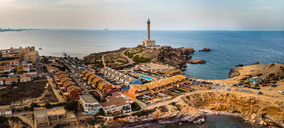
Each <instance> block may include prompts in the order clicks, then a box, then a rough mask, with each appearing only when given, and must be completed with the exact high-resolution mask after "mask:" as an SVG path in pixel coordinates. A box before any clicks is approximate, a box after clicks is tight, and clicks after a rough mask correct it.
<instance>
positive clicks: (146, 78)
mask: <svg viewBox="0 0 284 128" xmlns="http://www.w3.org/2000/svg"><path fill="white" fill-rule="evenodd" d="M141 78H142V79H144V80H153V79H152V78H149V77H146V76H142V77H141Z"/></svg>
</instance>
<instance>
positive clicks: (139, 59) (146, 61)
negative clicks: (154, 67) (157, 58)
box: [133, 55, 151, 63]
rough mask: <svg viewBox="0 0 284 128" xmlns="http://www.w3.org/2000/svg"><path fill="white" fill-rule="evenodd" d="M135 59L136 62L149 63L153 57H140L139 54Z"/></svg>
mask: <svg viewBox="0 0 284 128" xmlns="http://www.w3.org/2000/svg"><path fill="white" fill-rule="evenodd" d="M133 61H134V62H135V63H149V62H150V61H151V58H145V57H139V56H138V55H136V56H134V58H133Z"/></svg>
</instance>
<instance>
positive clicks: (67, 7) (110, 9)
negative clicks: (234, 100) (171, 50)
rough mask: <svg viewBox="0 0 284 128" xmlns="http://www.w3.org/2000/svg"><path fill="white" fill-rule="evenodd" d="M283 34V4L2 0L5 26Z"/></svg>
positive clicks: (0, 20)
mask: <svg viewBox="0 0 284 128" xmlns="http://www.w3.org/2000/svg"><path fill="white" fill-rule="evenodd" d="M148 18H150V19H151V21H152V24H151V28H152V29H156V30H284V0H0V27H2V28H7V27H10V28H47V29H104V28H108V29H112V30H114V29H116V30H117V29H119V30H136V29H139V30H145V29H146V21H147V19H148Z"/></svg>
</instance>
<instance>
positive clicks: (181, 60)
mask: <svg viewBox="0 0 284 128" xmlns="http://www.w3.org/2000/svg"><path fill="white" fill-rule="evenodd" d="M194 52H195V50H194V49H193V48H172V47H170V46H159V47H154V48H147V47H146V48H145V47H142V46H138V47H135V48H121V49H119V50H114V51H108V52H100V53H92V54H90V55H88V56H85V57H84V59H83V63H85V64H86V65H91V66H95V67H103V61H105V63H106V65H107V66H108V67H112V68H114V69H121V67H125V66H128V67H129V66H130V67H131V66H135V65H136V64H139V63H149V62H152V63H157V64H164V65H170V66H173V67H175V68H179V69H181V68H182V67H183V65H185V64H186V63H187V62H188V61H189V60H190V59H191V58H189V57H188V55H190V54H193V53H194ZM103 58H104V60H103ZM131 61H133V62H131Z"/></svg>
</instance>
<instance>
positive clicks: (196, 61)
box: [188, 60, 206, 64]
mask: <svg viewBox="0 0 284 128" xmlns="http://www.w3.org/2000/svg"><path fill="white" fill-rule="evenodd" d="M188 63H190V64H206V61H205V60H189V61H188Z"/></svg>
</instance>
